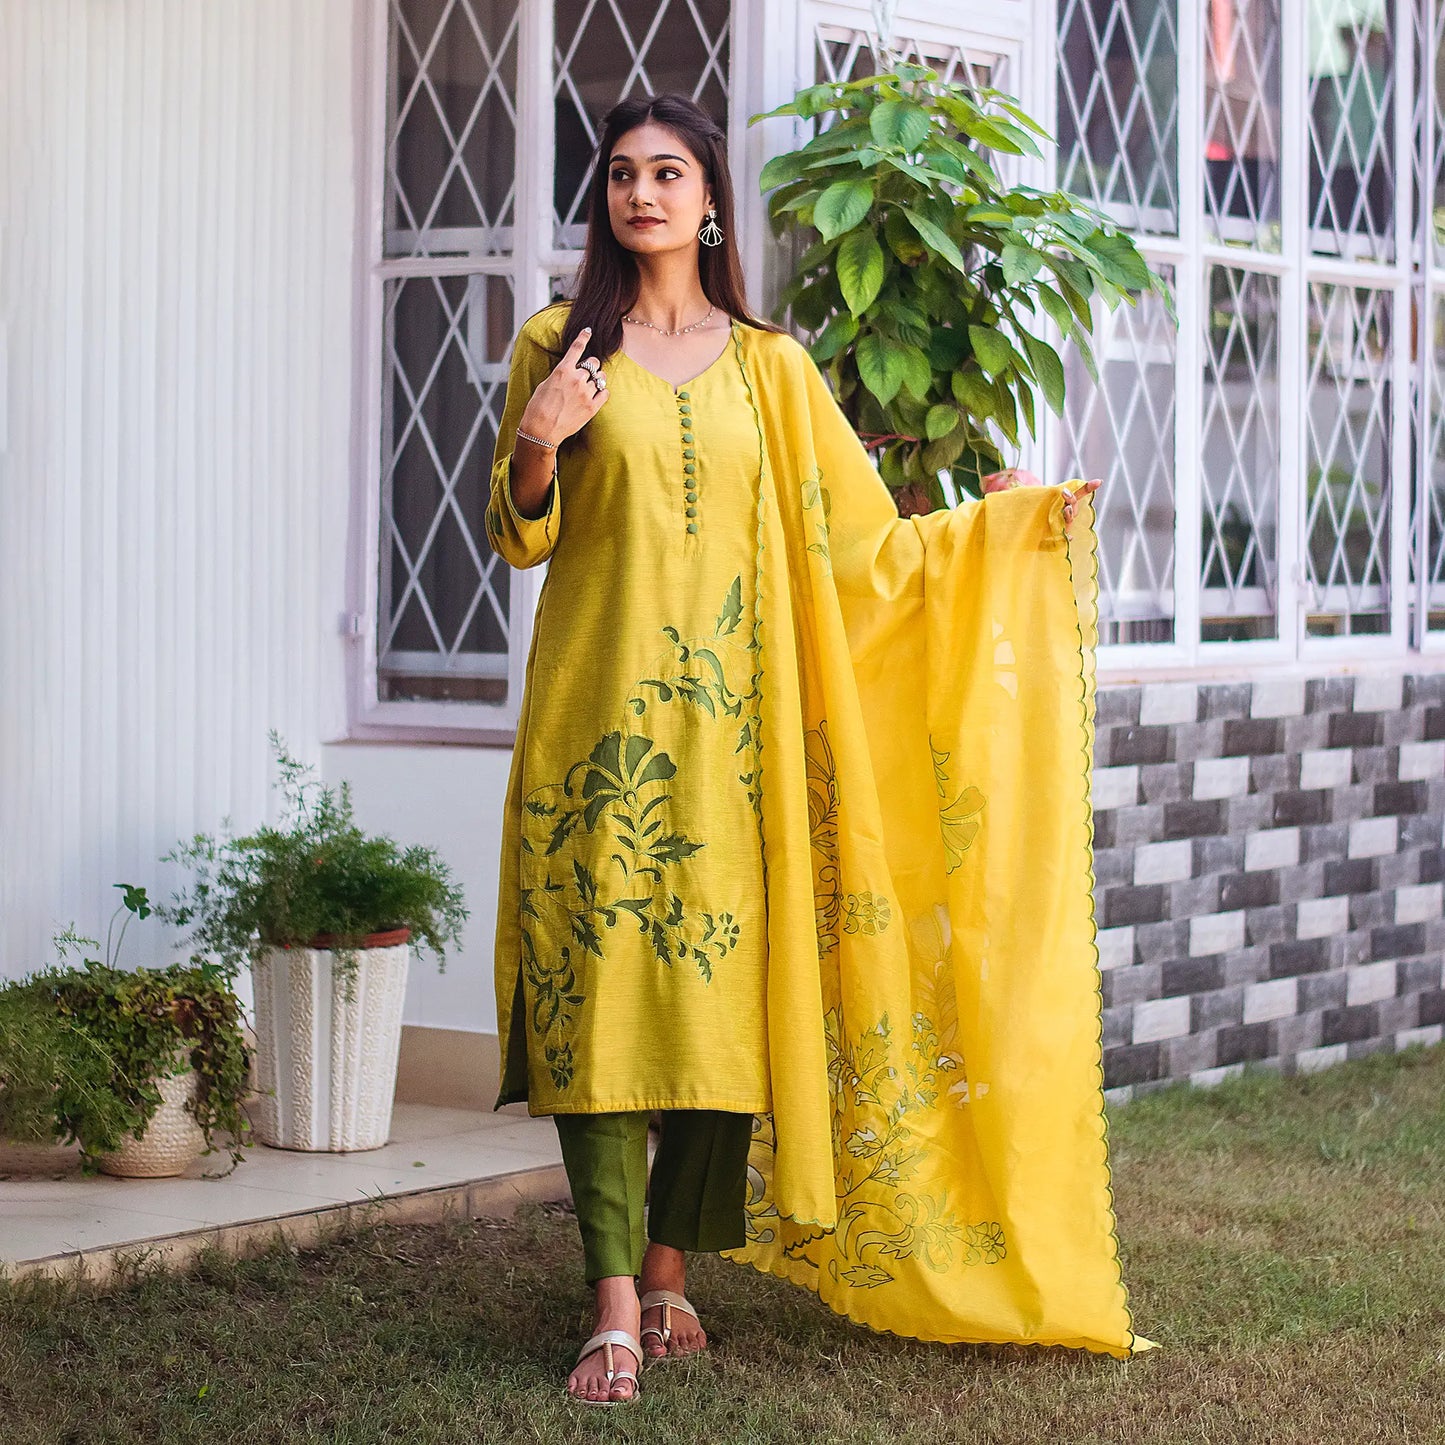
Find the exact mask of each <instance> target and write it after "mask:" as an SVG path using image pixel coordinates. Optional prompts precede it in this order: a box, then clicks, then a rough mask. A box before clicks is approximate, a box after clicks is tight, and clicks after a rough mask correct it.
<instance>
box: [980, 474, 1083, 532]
mask: <svg viewBox="0 0 1445 1445" xmlns="http://www.w3.org/2000/svg"><path fill="white" fill-rule="evenodd" d="M1043 485H1044V483H1043V481H1042V480H1041V479H1040V478H1039V477H1037V476H1035V475H1034V473H1033V472H1030V471H1026V470H1025V469H1024V468H1023V467H1009V468H1007V469H1006V470H1005V471H1002V472H990V473H989V474H988V476H986V477H984V478H983V491H984V492H985V494H987V493H988V492H1006V491H1008V490H1009V489H1010V488H1012V487H1041V486H1043ZM1101 486H1103V482H1102V480H1101V479H1100V478H1098V477H1095V478H1093V480H1091V481H1087V482H1081V483H1080V484H1079V485H1078V486H1077V487H1074V488H1073V489H1072V490H1070V491H1066V492H1065V493H1064V530H1065V531H1066V532H1067V531H1068V530H1069V526H1070V524H1071V523H1072V522H1073V520H1074V509H1075V507H1076V505H1077V503H1078V500H1079V498H1080V497H1087V496H1089V495H1090V494H1091V493H1093V492H1097V491H1098V490H1099V488H1100V487H1101Z"/></svg>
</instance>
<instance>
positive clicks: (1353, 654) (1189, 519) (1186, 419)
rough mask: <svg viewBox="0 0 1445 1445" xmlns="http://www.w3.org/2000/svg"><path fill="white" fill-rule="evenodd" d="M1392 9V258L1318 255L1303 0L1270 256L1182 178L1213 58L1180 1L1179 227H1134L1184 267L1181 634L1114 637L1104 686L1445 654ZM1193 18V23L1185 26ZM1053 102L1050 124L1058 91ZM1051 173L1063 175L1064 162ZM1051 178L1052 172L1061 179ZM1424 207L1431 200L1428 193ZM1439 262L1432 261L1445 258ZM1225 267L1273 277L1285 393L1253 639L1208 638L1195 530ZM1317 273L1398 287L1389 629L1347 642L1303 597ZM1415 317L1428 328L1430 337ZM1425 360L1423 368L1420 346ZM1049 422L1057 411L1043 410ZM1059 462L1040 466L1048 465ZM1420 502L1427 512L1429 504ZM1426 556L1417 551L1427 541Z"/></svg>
mask: <svg viewBox="0 0 1445 1445" xmlns="http://www.w3.org/2000/svg"><path fill="white" fill-rule="evenodd" d="M1390 3H1391V4H1392V6H1393V7H1394V8H1393V16H1394V24H1395V29H1394V44H1395V54H1394V66H1395V75H1394V96H1393V101H1392V103H1393V105H1394V108H1395V110H1394V123H1395V134H1394V157H1393V159H1394V165H1395V195H1394V205H1395V216H1394V231H1395V236H1396V240H1397V244H1396V247H1395V259H1394V261H1393V262H1392V263H1390V264H1389V265H1382V264H1379V263H1375V262H1365V261H1351V260H1348V259H1346V258H1343V257H1331V256H1325V255H1315V254H1313V253H1312V252H1311V251H1310V250H1309V244H1310V238H1309V236H1308V235H1307V234H1306V229H1307V228H1306V221H1307V217H1308V214H1309V168H1308V161H1309V152H1308V144H1309V141H1308V133H1307V117H1306V105H1307V99H1308V91H1309V77H1308V70H1307V43H1306V25H1307V12H1306V6H1307V4H1308V0H1280V30H1281V38H1280V53H1281V76H1280V81H1281V85H1280V162H1281V174H1280V187H1281V196H1280V208H1281V216H1280V219H1281V223H1282V232H1283V236H1284V246H1283V250H1282V251H1281V252H1279V253H1270V252H1266V251H1263V250H1258V249H1254V248H1252V247H1235V246H1229V245H1225V244H1221V243H1219V242H1216V241H1212V240H1210V239H1208V238H1207V236H1206V232H1205V225H1204V222H1205V202H1204V195H1203V187H1202V184H1194V185H1186V184H1184V183H1183V179H1182V178H1184V177H1188V176H1201V177H1202V175H1203V168H1204V142H1205V134H1204V120H1205V105H1206V97H1205V90H1204V78H1205V77H1204V66H1205V56H1206V53H1207V52H1206V37H1205V25H1206V24H1207V7H1206V6H1205V5H1203V4H1196V3H1194V0H1178V4H1179V18H1180V29H1179V40H1178V65H1179V89H1180V95H1181V104H1180V107H1179V121H1178V127H1179V129H1178V167H1179V176H1180V178H1181V183H1180V185H1179V188H1178V194H1179V206H1180V213H1179V234H1178V236H1177V237H1171V236H1154V235H1136V237H1135V239H1136V241H1137V243H1138V245H1139V248H1140V250H1141V251H1142V252H1143V254H1144V255H1145V256H1146V257H1147V258H1148V260H1149V261H1150V262H1151V263H1166V264H1168V265H1170V266H1172V267H1173V268H1174V270H1175V301H1176V306H1177V310H1178V314H1179V331H1178V336H1177V343H1176V354H1175V388H1176V389H1175V397H1176V416H1175V429H1174V451H1175V454H1174V503H1175V532H1174V567H1173V576H1174V588H1173V594H1174V641H1172V642H1168V643H1115V644H1102V645H1101V646H1100V648H1099V672H1100V681H1101V682H1122V681H1126V680H1139V679H1147V678H1164V677H1169V676H1180V677H1189V678H1205V677H1210V676H1218V677H1235V676H1239V675H1241V674H1251V673H1253V672H1255V671H1256V670H1257V671H1259V672H1261V673H1267V674H1269V675H1271V676H1277V675H1280V674H1282V673H1290V672H1293V673H1300V674H1303V673H1312V672H1319V671H1321V670H1322V669H1324V670H1331V669H1334V668H1338V667H1352V666H1357V665H1360V664H1368V663H1380V662H1385V663H1388V664H1390V665H1392V666H1399V665H1402V664H1408V662H1409V660H1410V659H1411V658H1412V657H1420V656H1422V655H1432V654H1433V655H1440V654H1442V653H1445V632H1441V631H1436V632H1434V633H1431V632H1429V631H1428V630H1427V629H1426V628H1425V619H1426V615H1427V614H1426V611H1425V608H1424V602H1425V600H1426V597H1425V590H1424V582H1423V577H1424V573H1425V570H1426V569H1425V567H1424V566H1422V567H1421V580H1419V581H1418V582H1417V585H1416V589H1415V590H1416V599H1414V600H1415V601H1416V604H1417V605H1416V607H1415V609H1414V610H1415V616H1416V618H1417V621H1416V624H1415V627H1414V635H1413V636H1412V635H1411V620H1410V613H1411V602H1412V598H1411V596H1410V593H1411V584H1410V581H1409V567H1410V548H1411V545H1412V543H1413V542H1415V541H1416V540H1417V539H1413V538H1412V536H1411V517H1410V477H1411V458H1410V447H1411V435H1410V434H1411V392H1412V388H1413V387H1414V386H1416V385H1418V384H1420V382H1421V380H1422V379H1423V373H1422V374H1421V376H1417V374H1416V371H1417V362H1416V361H1415V360H1414V359H1413V358H1412V357H1411V355H1410V346H1409V337H1410V335H1411V325H1410V306H1411V294H1412V288H1414V287H1415V286H1416V285H1417V284H1419V283H1420V282H1421V281H1422V279H1423V278H1422V275H1421V273H1420V271H1419V270H1418V269H1417V267H1416V263H1415V246H1414V235H1415V227H1416V224H1417V217H1416V216H1415V214H1413V210H1414V206H1415V199H1416V197H1415V187H1416V185H1417V184H1418V179H1417V171H1416V167H1415V163H1414V158H1413V151H1414V145H1415V115H1414V76H1413V70H1414V45H1415V32H1414V26H1415V24H1416V20H1415V14H1414V4H1415V0H1390ZM1057 21H1058V14H1057V9H1056V8H1055V7H1053V6H1051V14H1050V18H1049V23H1048V26H1047V29H1046V34H1047V37H1048V48H1049V49H1050V51H1051V59H1052V65H1053V66H1054V67H1056V66H1057V63H1058V51H1057V47H1058V23H1057ZM1191 27H1192V28H1191ZM1047 114H1048V117H1049V122H1048V123H1049V126H1050V129H1055V130H1056V119H1055V118H1056V115H1057V111H1056V103H1055V101H1054V100H1052V99H1051V103H1050V105H1049V107H1048V110H1047ZM1055 175H1057V171H1055ZM1053 183H1054V184H1057V181H1054V182H1053ZM1420 200H1421V206H1420V209H1421V210H1422V211H1423V212H1425V213H1427V214H1428V201H1427V200H1426V199H1425V198H1424V196H1422V197H1421V198H1420ZM1437 259H1438V258H1437ZM1211 264H1218V265H1226V266H1229V267H1230V268H1232V269H1235V270H1243V271H1253V272H1262V273H1267V274H1269V275H1273V276H1276V277H1278V279H1279V287H1280V296H1279V318H1278V325H1279V357H1278V377H1279V392H1280V395H1281V397H1282V398H1285V399H1286V404H1285V406H1284V408H1283V409H1284V412H1285V415H1284V417H1283V418H1282V422H1283V424H1282V427H1281V438H1280V447H1281V454H1280V476H1279V498H1278V502H1279V517H1278V531H1277V548H1278V552H1277V559H1276V560H1277V584H1278V603H1277V636H1276V637H1274V638H1268V639H1259V640H1250V641H1219V642H1214V641H1211V642H1204V641H1201V640H1200V637H1199V629H1200V617H1201V593H1202V590H1203V588H1202V578H1201V577H1200V567H1201V561H1202V558H1201V552H1200V534H1201V517H1202V514H1203V505H1204V499H1203V495H1202V475H1201V460H1200V459H1201V442H1202V437H1201V427H1202V421H1203V401H1204V396H1203V393H1204V363H1205V338H1204V334H1203V330H1202V324H1203V306H1204V303H1205V298H1206V295H1207V292H1206V289H1205V278H1206V268H1207V267H1208V266H1209V265H1211ZM1429 276H1430V285H1429V286H1428V287H1427V288H1426V289H1427V290H1428V291H1429V292H1430V293H1431V294H1430V297H1429V299H1428V300H1427V305H1428V306H1431V307H1433V305H1434V304H1435V295H1436V288H1437V287H1441V288H1445V273H1442V271H1441V270H1440V269H1439V267H1438V265H1437V266H1436V267H1435V268H1433V269H1431V270H1430V272H1429ZM1311 283H1339V284H1343V285H1350V286H1362V287H1371V288H1374V289H1378V290H1383V291H1387V292H1388V293H1389V295H1390V308H1391V331H1392V346H1393V351H1392V359H1391V373H1390V388H1391V393H1390V426H1391V437H1390V445H1391V483H1390V488H1391V490H1390V501H1389V507H1390V515H1389V524H1390V536H1389V547H1388V563H1389V568H1390V609H1389V631H1388V632H1386V633H1381V634H1378V635H1369V634H1363V635H1362V634H1355V635H1353V636H1344V637H1338V638H1326V637H1312V636H1309V635H1308V634H1307V632H1306V620H1307V618H1306V610H1307V605H1308V596H1307V589H1306V582H1305V576H1304V569H1303V560H1304V547H1305V544H1306V538H1305V535H1304V523H1305V506H1306V491H1305V486H1304V476H1305V470H1306V459H1307V454H1308V453H1307V447H1308V442H1307V433H1306V406H1305V403H1306V401H1307V395H1306V381H1307V377H1308V373H1309V356H1308V353H1307V319H1308V318H1307V306H1308V288H1309V286H1310V284H1311ZM1428 320H1429V313H1428V312H1426V313H1425V314H1424V315H1423V316H1422V330H1421V336H1422V338H1427V337H1428V336H1429V334H1430V333H1429V332H1428V331H1425V330H1424V329H1423V328H1424V324H1425V323H1426V322H1428ZM1418 365H1419V366H1421V367H1423V365H1424V356H1423V348H1422V354H1421V358H1420V362H1419V363H1418ZM1049 421H1050V422H1051V423H1052V422H1053V419H1052V418H1049ZM1060 444H1061V438H1060V437H1059V428H1058V426H1057V424H1056V423H1054V424H1052V425H1051V426H1050V428H1049V433H1048V437H1047V440H1046V443H1045V456H1046V464H1052V463H1053V462H1054V461H1055V459H1056V458H1057V456H1058V455H1059V453H1058V450H1057V449H1058V448H1059V446H1060ZM1051 474H1052V471H1051V470H1050V471H1049V472H1046V473H1045V475H1051ZM1422 511H1423V509H1422ZM1421 555H1422V557H1423V547H1422V549H1421Z"/></svg>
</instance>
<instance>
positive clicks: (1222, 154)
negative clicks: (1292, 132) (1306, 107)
mask: <svg viewBox="0 0 1445 1445" xmlns="http://www.w3.org/2000/svg"><path fill="white" fill-rule="evenodd" d="M1279 106H1280V11H1279V0H1213V3H1212V4H1211V5H1210V6H1209V8H1208V12H1207V16H1206V23H1205V90H1204V201H1205V207H1204V209H1205V221H1206V224H1207V226H1208V228H1209V230H1210V232H1211V233H1212V234H1213V235H1214V236H1215V237H1216V238H1218V239H1219V240H1222V241H1232V242H1236V243H1239V244H1242V245H1248V246H1255V247H1258V248H1259V249H1262V250H1267V251H1278V250H1279V248H1280V234H1279V220H1280V190H1279V161H1280V147H1279V120H1280V115H1279Z"/></svg>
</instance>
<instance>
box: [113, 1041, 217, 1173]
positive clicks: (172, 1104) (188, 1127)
mask: <svg viewBox="0 0 1445 1445" xmlns="http://www.w3.org/2000/svg"><path fill="white" fill-rule="evenodd" d="M187 1052H188V1051H187V1050H185V1049H177V1051H176V1053H177V1055H178V1057H177V1059H176V1065H180V1064H182V1063H184V1064H185V1069H184V1071H183V1072H182V1073H179V1074H173V1075H172V1076H171V1077H170V1078H166V1079H157V1080H156V1081H155V1082H156V1088H157V1089H159V1090H160V1095H161V1103H160V1105H159V1106H158V1107H157V1109H156V1111H155V1113H154V1114H152V1115H151V1120H150V1123H149V1124H147V1125H146V1129H145V1133H144V1134H142V1135H141V1137H140V1138H139V1139H137V1138H134V1137H133V1136H132V1135H129V1134H127V1135H126V1137H125V1139H124V1141H123V1142H122V1143H121V1146H120V1148H119V1149H115V1150H113V1151H112V1152H111V1153H109V1154H100V1155H99V1156H98V1158H99V1162H100V1170H101V1173H102V1174H115V1175H118V1176H119V1177H120V1178H122V1179H169V1178H172V1177H174V1176H175V1175H177V1174H184V1173H185V1172H186V1170H187V1169H188V1168H189V1167H190V1165H191V1164H192V1163H193V1162H194V1161H195V1160H197V1159H199V1158H200V1157H201V1155H202V1154H204V1153H205V1152H206V1136H205V1134H204V1133H203V1132H202V1130H201V1126H200V1125H199V1124H198V1123H196V1117H195V1115H194V1114H192V1113H191V1111H190V1110H189V1109H188V1108H186V1105H187V1104H188V1103H189V1102H190V1101H191V1100H192V1099H194V1098H195V1097H196V1071H195V1070H194V1069H193V1068H191V1066H190V1064H189V1062H188V1061H187V1059H186V1054H187ZM173 1067H174V1066H173Z"/></svg>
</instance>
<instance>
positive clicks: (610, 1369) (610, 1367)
mask: <svg viewBox="0 0 1445 1445" xmlns="http://www.w3.org/2000/svg"><path fill="white" fill-rule="evenodd" d="M613 1345H621V1346H622V1348H623V1349H624V1350H631V1351H632V1353H633V1354H634V1355H635V1356H636V1357H637V1360H638V1362H639V1367H640V1364H641V1361H642V1358H643V1355H642V1345H641V1343H640V1342H639V1341H638V1340H637V1339H636V1338H634V1337H633V1336H632V1335H629V1334H628V1333H627V1331H626V1330H599V1331H598V1332H597V1333H596V1334H595V1335H593V1336H592V1338H591V1339H590V1340H588V1341H587V1343H586V1344H585V1345H583V1346H582V1348H581V1349H580V1350H579V1351H578V1353H577V1363H578V1364H579V1365H580V1364H581V1363H582V1361H583V1360H585V1359H586V1358H587V1356H588V1355H590V1354H591V1353H592V1352H593V1351H594V1350H595V1349H598V1348H599V1347H600V1348H601V1350H602V1360H603V1363H604V1365H605V1366H606V1369H607V1398H606V1399H603V1400H589V1399H588V1398H587V1396H586V1395H574V1394H573V1393H572V1392H571V1391H570V1390H569V1391H568V1392H567V1394H568V1396H569V1398H571V1399H573V1400H577V1401H579V1402H580V1403H581V1404H583V1405H630V1404H631V1403H632V1402H633V1401H634V1400H635V1399H636V1398H637V1397H638V1396H639V1395H640V1394H641V1393H642V1382H641V1381H640V1380H639V1379H638V1378H637V1376H636V1375H635V1374H633V1372H632V1371H631V1370H619V1369H617V1368H616V1366H615V1365H614V1364H613V1361H612V1347H613ZM617 1380H631V1381H632V1393H631V1394H630V1395H625V1396H623V1398H622V1399H620V1400H614V1399H612V1385H613V1382H614V1381H617Z"/></svg>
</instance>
